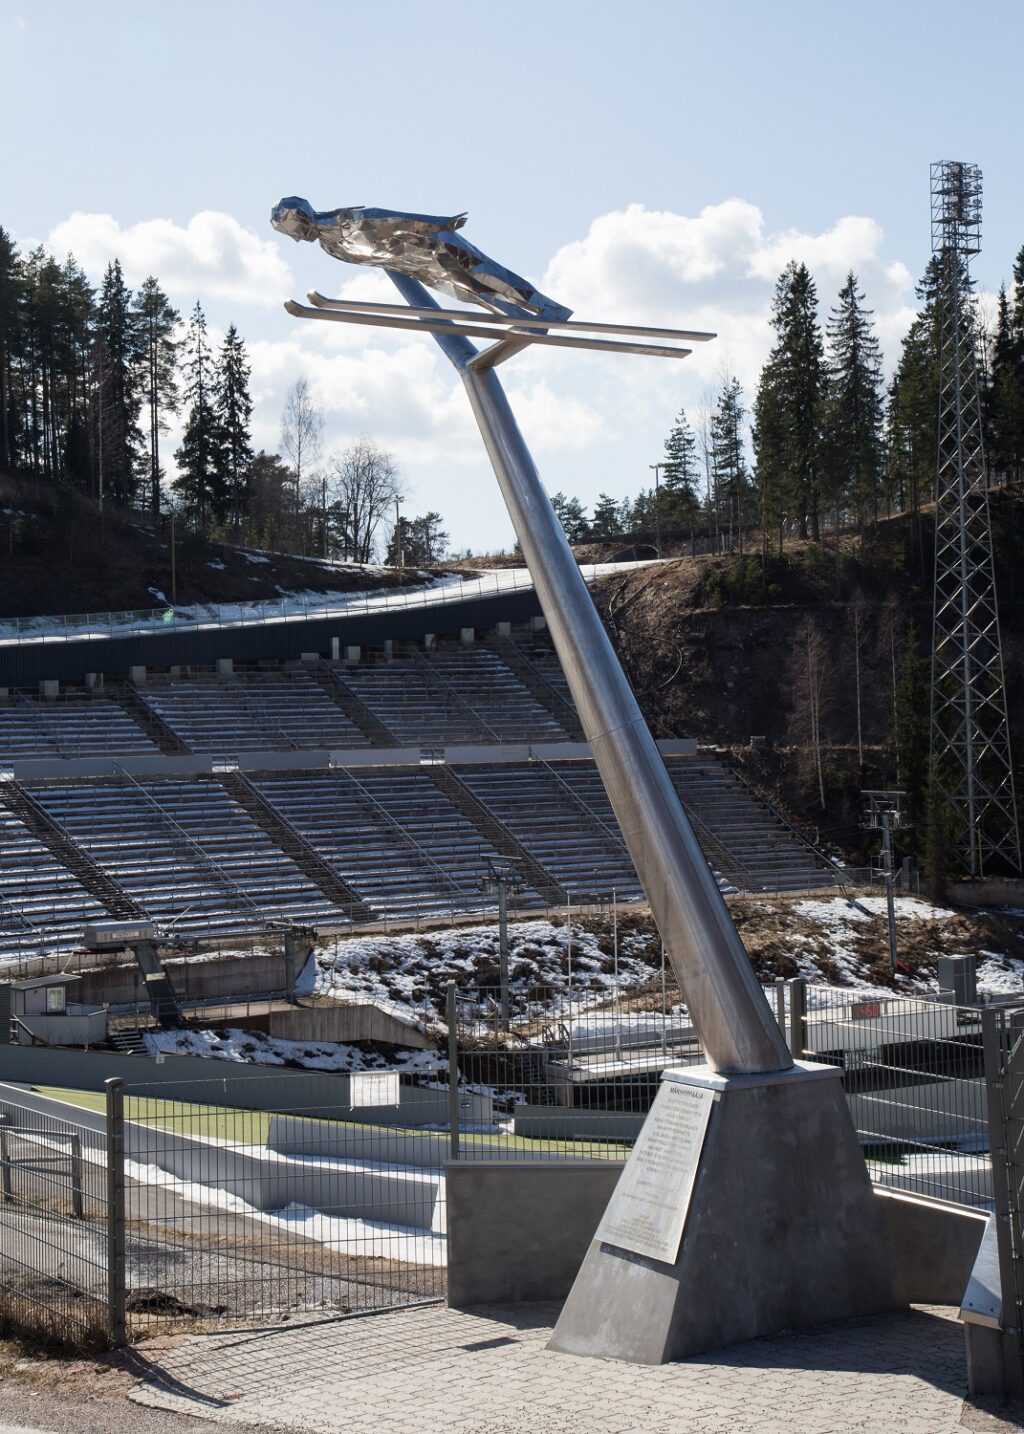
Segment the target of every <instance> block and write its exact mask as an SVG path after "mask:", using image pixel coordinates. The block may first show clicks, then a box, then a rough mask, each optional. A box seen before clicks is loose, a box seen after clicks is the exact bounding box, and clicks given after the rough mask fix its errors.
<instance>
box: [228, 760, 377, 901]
mask: <svg viewBox="0 0 1024 1434" xmlns="http://www.w3.org/2000/svg"><path fill="white" fill-rule="evenodd" d="M217 777H218V780H219V781H220V784H221V786H222V787H224V788H225V790H226V791H227V792H228V793H229V794H230V796H232V797H233V798H234V800H235V801H236V802H237V803H238V805H239V806H240V807H242V808H243V810H244V811H245V812H246V814H247V815H248V816H249V817H250V818H251V819H252V820H253V821H254V822H255V823H256V825H257V826H258V827H259V828H260V829H261V830H262V831H264V832H265V833H266V835H267V836H268V837H269V838H270V840H271V841H272V842H274V844H275V845H276V846H278V847H280V849H281V850H282V851H283V852H284V853H285V855H286V856H289V857H291V859H292V861H293V862H294V863H295V865H296V866H297V867H298V868H299V870H300V871H301V872H303V873H304V875H306V876H308V877H309V879H310V881H311V882H313V884H314V885H315V886H317V887H319V889H320V890H321V891H322V892H323V894H324V895H325V896H326V897H327V899H328V900H329V901H333V902H334V904H335V905H336V906H339V907H341V909H342V911H344V913H345V915H346V916H348V917H349V918H350V919H351V920H352V921H372V920H373V912H372V911H371V910H370V908H369V907H368V906H367V904H366V902H365V901H364V900H363V899H362V897H361V896H360V895H359V893H358V892H357V891H356V889H355V887H354V886H350V885H349V884H348V882H347V881H346V880H345V878H344V877H343V876H342V875H341V874H340V873H339V872H337V871H335V869H334V867H332V866H331V865H329V863H328V862H326V861H325V860H324V859H323V857H322V856H320V854H319V853H318V852H316V851H315V850H314V849H313V847H312V846H311V845H310V843H309V842H308V841H307V840H306V838H305V837H304V836H303V835H302V833H301V832H299V831H297V830H296V829H295V827H294V826H293V825H292V824H291V822H290V821H289V820H288V818H287V817H286V816H285V815H284V813H283V812H280V811H278V810H277V808H276V807H274V806H273V805H272V804H271V803H270V802H268V801H267V799H266V798H265V797H264V796H263V794H262V793H261V792H259V791H258V790H257V789H256V787H254V786H253V784H252V782H250V781H249V779H248V777H246V776H245V775H244V774H243V773H242V772H238V771H234V772H218V773H217Z"/></svg>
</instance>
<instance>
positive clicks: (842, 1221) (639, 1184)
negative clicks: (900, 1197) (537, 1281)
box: [549, 1062, 903, 1364]
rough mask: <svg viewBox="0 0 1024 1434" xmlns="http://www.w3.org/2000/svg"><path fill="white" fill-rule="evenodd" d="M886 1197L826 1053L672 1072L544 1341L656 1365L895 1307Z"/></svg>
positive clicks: (553, 1346)
mask: <svg viewBox="0 0 1024 1434" xmlns="http://www.w3.org/2000/svg"><path fill="white" fill-rule="evenodd" d="M681 1151H682V1152H683V1153H682V1154H680V1152H681ZM686 1152H689V1154H687V1153H686ZM688 1163H689V1165H690V1166H692V1168H687V1167H688ZM879 1204H880V1202H879V1201H878V1200H877V1198H876V1196H875V1193H874V1191H873V1189H872V1186H871V1182H870V1180H869V1178H868V1174H867V1170H866V1168H865V1165H864V1158H863V1156H862V1154H861V1151H860V1148H859V1146H858V1144H857V1137H856V1133H855V1131H854V1127H853V1122H852V1120H851V1119H850V1114H849V1111H848V1110H847V1106H846V1100H845V1097H844V1095H843V1088H842V1082H841V1080H840V1079H839V1072H838V1070H836V1069H835V1068H834V1067H831V1066H820V1065H812V1064H810V1063H807V1062H798V1063H797V1064H796V1065H795V1066H794V1067H793V1068H792V1069H791V1070H789V1071H781V1072H777V1073H772V1074H768V1075H744V1076H719V1075H716V1074H715V1073H714V1072H712V1071H711V1070H710V1069H709V1068H708V1067H706V1066H695V1067H690V1068H689V1069H681V1070H672V1071H666V1072H665V1075H664V1077H663V1083H662V1086H661V1089H660V1090H659V1092H658V1097H657V1099H656V1101H655V1103H654V1105H653V1106H652V1109H651V1113H650V1115H649V1116H648V1119H647V1122H646V1123H645V1126H644V1130H643V1131H642V1132H641V1136H640V1138H639V1139H638V1141H637V1145H636V1147H635V1149H634V1151H633V1153H632V1155H631V1156H630V1159H629V1161H628V1162H627V1164H626V1167H625V1169H624V1170H623V1173H622V1177H621V1179H620V1181H619V1184H618V1186H617V1187H616V1190H615V1193H614V1195H613V1196H612V1199H611V1201H610V1203H609V1205H608V1210H607V1211H606V1213H605V1217H604V1219H603V1220H602V1223H601V1226H600V1227H599V1229H598V1231H597V1234H596V1235H595V1237H594V1240H593V1242H592V1244H591V1245H590V1248H589V1250H588V1252H587V1255H586V1258H585V1259H584V1262H583V1265H582V1267H581V1269H580V1272H579V1274H578V1275H577V1277H576V1281H575V1283H574V1285H573V1287H572V1290H571V1292H570V1294H569V1298H568V1299H567V1301H566V1303H565V1305H564V1307H563V1309H562V1313H561V1316H560V1317H559V1320H558V1323H557V1325H556V1326H555V1331H554V1334H553V1335H552V1338H551V1341H550V1345H549V1348H551V1349H556V1350H560V1351H562V1352H563V1353H567V1354H578V1355H590V1356H594V1357H599V1358H610V1359H623V1360H631V1361H633V1362H635V1363H639V1364H664V1363H666V1362H667V1361H669V1360H673V1359H684V1358H686V1357H687V1356H690V1355H695V1354H701V1353H704V1352H705V1351H707V1350H711V1349H720V1348H722V1347H723V1346H725V1345H730V1344H736V1343H738V1342H739V1341H741V1340H748V1339H756V1338H758V1337H760V1336H762V1335H769V1334H772V1333H774V1332H775V1331H777V1330H781V1329H788V1328H794V1327H800V1326H807V1325H815V1324H821V1323H824V1322H825V1321H827V1320H836V1319H847V1318H852V1317H855V1316H861V1315H870V1314H877V1313H879V1312H881V1311H883V1310H891V1309H897V1308H899V1307H900V1306H901V1305H902V1304H903V1300H902V1298H901V1294H900V1290H899V1284H898V1277H897V1273H896V1262H895V1261H894V1259H893V1258H892V1255H891V1253H890V1247H889V1238H888V1234H887V1229H886V1224H885V1220H884V1217H883V1214H882V1212H881V1210H880V1208H879ZM610 1235H611V1236H614V1239H615V1240H616V1241H617V1242H618V1241H621V1242H623V1243H622V1244H620V1243H612V1242H611V1239H610V1238H609V1236H610ZM625 1245H629V1246H630V1248H625V1247H624V1246H625ZM655 1248H659V1250H660V1254H661V1255H662V1258H654V1257H652V1255H651V1254H650V1253H640V1252H639V1251H641V1250H646V1251H648V1252H650V1251H651V1250H652V1249H655ZM673 1251H675V1253H673Z"/></svg>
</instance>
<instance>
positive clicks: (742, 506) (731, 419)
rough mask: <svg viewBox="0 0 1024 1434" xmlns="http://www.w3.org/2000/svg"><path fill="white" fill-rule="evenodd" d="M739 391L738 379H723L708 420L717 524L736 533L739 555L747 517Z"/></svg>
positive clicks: (747, 489) (742, 412)
mask: <svg viewBox="0 0 1024 1434" xmlns="http://www.w3.org/2000/svg"><path fill="white" fill-rule="evenodd" d="M742 397H743V390H742V388H741V387H740V381H739V379H738V378H730V379H729V380H727V382H726V384H725V386H724V388H723V389H722V392H721V393H720V394H719V397H718V403H717V405H716V407H715V412H714V415H713V417H712V419H711V443H712V454H713V460H714V465H715V472H716V474H717V475H718V495H719V502H720V504H722V505H723V506H724V509H725V511H724V513H723V514H722V515H721V521H722V523H723V526H724V527H725V528H726V530H727V531H728V532H729V533H730V534H731V533H732V532H733V531H735V532H736V534H737V537H738V545H739V552H740V554H741V555H742V553H743V530H744V527H745V525H746V523H747V521H748V520H749V517H750V475H749V474H748V472H747V464H746V458H745V455H744V450H743V419H744V416H745V414H746V410H745V409H744V407H743V403H742V401H741V400H742Z"/></svg>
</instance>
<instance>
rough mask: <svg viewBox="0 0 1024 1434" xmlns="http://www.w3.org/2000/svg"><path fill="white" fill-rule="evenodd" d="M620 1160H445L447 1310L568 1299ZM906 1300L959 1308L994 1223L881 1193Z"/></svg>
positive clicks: (962, 1209)
mask: <svg viewBox="0 0 1024 1434" xmlns="http://www.w3.org/2000/svg"><path fill="white" fill-rule="evenodd" d="M621 1169H622V1163H620V1162H612V1161H609V1162H599V1161H593V1162H579V1163H575V1164H573V1163H571V1162H561V1161H560V1162H547V1161H534V1160H500V1161H499V1160H487V1161H482V1162H476V1161H472V1162H467V1161H461V1160H459V1161H448V1162H447V1163H446V1165H445V1173H446V1176H447V1202H448V1303H449V1304H450V1305H453V1306H456V1307H462V1306H466V1305H474V1304H490V1303H492V1302H495V1303H499V1302H502V1303H504V1302H507V1303H509V1304H516V1303H520V1302H522V1303H526V1302H529V1301H531V1300H561V1299H564V1298H565V1296H566V1295H567V1294H568V1293H569V1289H570V1287H571V1285H572V1283H573V1280H574V1279H575V1277H576V1273H577V1271H578V1270H579V1267H580V1265H581V1264H582V1262H583V1257H584V1255H585V1254H586V1252H587V1249H588V1247H589V1245H590V1242H591V1240H592V1239H593V1235H594V1231H595V1230H596V1229H597V1225H598V1221H599V1220H600V1218H601V1215H602V1214H603V1213H604V1209H605V1206H606V1205H607V1203H608V1201H609V1199H610V1198H611V1194H612V1191H613V1189H614V1188H615V1183H616V1181H617V1180H618V1176H619V1172H620V1171H621ZM875 1194H876V1196H877V1198H878V1201H879V1204H880V1206H881V1209H882V1212H883V1228H884V1231H885V1238H886V1240H887V1242H888V1245H889V1247H890V1254H889V1257H890V1258H891V1259H892V1260H893V1261H895V1264H896V1267H897V1270H898V1279H899V1285H900V1289H901V1293H902V1296H903V1298H904V1299H905V1300H906V1301H907V1302H908V1303H914V1304H959V1303H960V1300H961V1297H962V1296H963V1292H964V1290H965V1289H966V1287H967V1281H968V1279H969V1278H970V1274H971V1268H972V1266H973V1263H974V1259H975V1256H976V1254H977V1251H978V1246H979V1245H980V1243H981V1237H982V1234H983V1233H984V1230H985V1226H986V1223H987V1219H988V1217H987V1216H986V1214H985V1213H984V1212H983V1211H981V1210H971V1209H968V1208H967V1207H966V1206H963V1205H953V1204H948V1203H945V1202H943V1201H939V1200H927V1199H921V1198H920V1197H917V1196H912V1195H904V1194H900V1193H897V1192H894V1191H889V1190H876V1192H875Z"/></svg>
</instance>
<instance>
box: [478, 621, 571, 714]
mask: <svg viewBox="0 0 1024 1434" xmlns="http://www.w3.org/2000/svg"><path fill="white" fill-rule="evenodd" d="M491 641H492V642H493V643H494V644H496V645H497V646H498V648H499V651H500V650H501V649H503V648H505V647H510V648H511V649H512V651H513V653H514V654H515V657H516V660H517V661H519V662H521V663H522V664H523V665H524V666H525V667H527V668H529V670H530V672H532V674H533V675H534V677H536V679H537V681H538V682H542V683H543V684H544V686H545V687H546V688H547V690H548V691H549V692H550V693H551V695H552V696H553V697H555V698H557V699H558V702H559V704H560V705H561V706H562V707H564V708H565V710H566V712H567V713H568V714H569V716H570V717H571V718H572V721H573V725H574V726H578V725H579V720H580V717H579V713H578V712H577V711H576V708H575V707H574V706H573V704H572V702H571V701H570V700H569V698H568V697H566V695H565V693H564V692H559V690H558V688H557V687H556V686H555V684H554V683H553V682H552V681H551V679H550V677H548V675H547V673H545V672H542V671H541V670H540V668H539V667H538V666H537V664H536V663H535V662H534V661H533V659H532V658H531V657H530V656H529V654H528V653H527V652H524V650H523V648H522V646H521V645H520V644H519V643H518V642H516V641H515V640H514V639H513V638H511V637H506V636H505V634H504V633H501V632H498V633H495V634H494V636H493V637H492V639H491Z"/></svg>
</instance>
